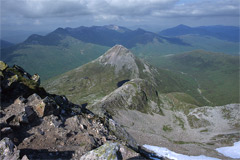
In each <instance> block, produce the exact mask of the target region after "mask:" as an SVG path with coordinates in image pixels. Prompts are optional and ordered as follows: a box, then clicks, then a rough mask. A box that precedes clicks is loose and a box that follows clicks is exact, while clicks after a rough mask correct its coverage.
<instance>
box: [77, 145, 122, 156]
mask: <svg viewBox="0 0 240 160" xmlns="http://www.w3.org/2000/svg"><path fill="white" fill-rule="evenodd" d="M119 149H120V145H119V144H118V143H105V144H104V145H102V146H101V147H99V148H97V149H95V150H92V151H90V152H88V153H86V154H85V155H83V156H82V157H81V158H80V160H87V159H89V160H91V159H99V160H105V159H109V160H118V159H120V155H119V154H117V152H118V151H119Z"/></svg>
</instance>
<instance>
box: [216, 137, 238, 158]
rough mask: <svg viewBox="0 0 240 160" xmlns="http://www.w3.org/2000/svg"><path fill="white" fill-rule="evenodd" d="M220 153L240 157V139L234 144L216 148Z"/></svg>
mask: <svg viewBox="0 0 240 160" xmlns="http://www.w3.org/2000/svg"><path fill="white" fill-rule="evenodd" d="M216 150H217V151H218V152H219V153H221V154H223V155H224V156H226V157H230V158H240V141H239V142H235V143H234V145H233V146H230V147H221V148H217V149H216Z"/></svg>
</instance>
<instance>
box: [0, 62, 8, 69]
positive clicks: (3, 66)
mask: <svg viewBox="0 0 240 160" xmlns="http://www.w3.org/2000/svg"><path fill="white" fill-rule="evenodd" d="M7 67H8V65H7V64H6V63H4V62H3V61H0V71H4V70H5V69H6V68H7Z"/></svg>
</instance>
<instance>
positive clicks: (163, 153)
mask: <svg viewBox="0 0 240 160" xmlns="http://www.w3.org/2000/svg"><path fill="white" fill-rule="evenodd" d="M143 147H145V148H147V149H148V150H151V151H153V152H155V153H156V154H157V155H158V156H160V157H166V158H169V159H173V160H203V159H204V160H220V159H218V158H212V157H207V156H204V155H200V156H188V155H184V154H179V153H175V152H173V151H170V150H169V149H167V148H164V147H157V146H150V145H146V144H145V145H143Z"/></svg>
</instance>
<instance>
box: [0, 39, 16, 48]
mask: <svg viewBox="0 0 240 160" xmlns="http://www.w3.org/2000/svg"><path fill="white" fill-rule="evenodd" d="M0 41H1V42H0V43H1V45H0V47H1V49H2V48H7V47H11V46H13V45H14V44H13V43H11V42H8V41H4V40H0Z"/></svg>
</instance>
